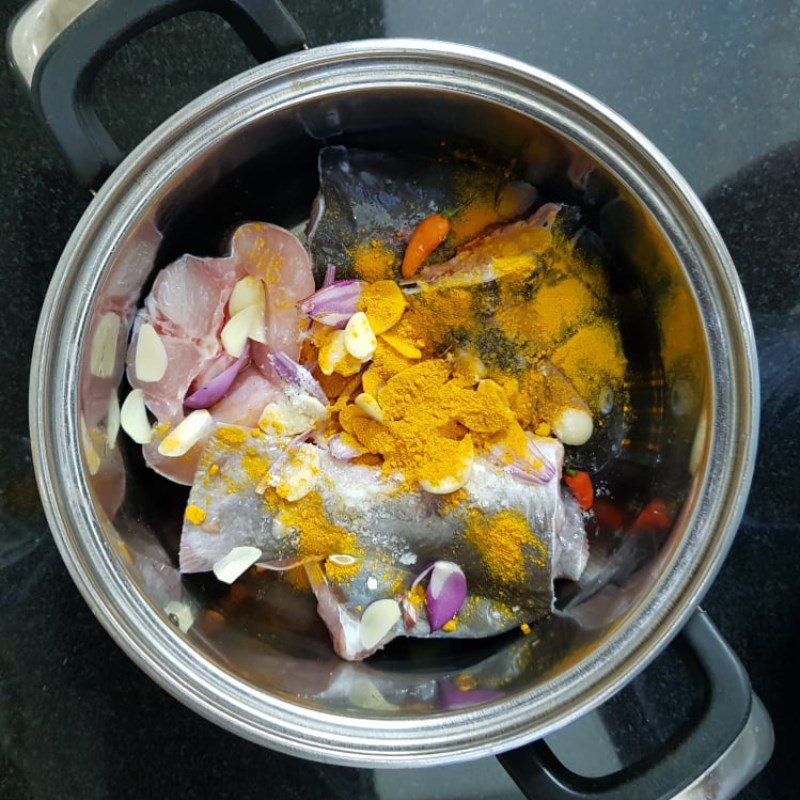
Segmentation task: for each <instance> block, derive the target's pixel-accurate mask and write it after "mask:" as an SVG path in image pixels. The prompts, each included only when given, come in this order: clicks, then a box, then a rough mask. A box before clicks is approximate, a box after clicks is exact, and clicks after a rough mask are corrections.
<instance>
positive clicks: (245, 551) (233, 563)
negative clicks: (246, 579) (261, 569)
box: [214, 547, 262, 583]
mask: <svg viewBox="0 0 800 800" xmlns="http://www.w3.org/2000/svg"><path fill="white" fill-rule="evenodd" d="M261 555H262V554H261V551H260V550H259V549H258V548H257V547H234V548H233V550H231V551H230V553H228V554H227V555H226V556H223V557H222V558H221V559H220V560H219V561H217V563H216V564H214V575H215V576H216V578H217V580H220V581H222V582H223V583H233V582H234V581H235V580H236V579H237V578H239V577H241V576H242V575H244V573H245V572H247V570H248V569H250V567H252V566H253V564H255V563H256V561H258V559H259V558H261Z"/></svg>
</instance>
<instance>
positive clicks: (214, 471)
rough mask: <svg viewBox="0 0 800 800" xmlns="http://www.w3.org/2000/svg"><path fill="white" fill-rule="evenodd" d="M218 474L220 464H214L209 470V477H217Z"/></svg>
mask: <svg viewBox="0 0 800 800" xmlns="http://www.w3.org/2000/svg"><path fill="white" fill-rule="evenodd" d="M218 472H219V464H212V465H211V466H210V467H209V468H208V474H209V475H216V474H217V473H218Z"/></svg>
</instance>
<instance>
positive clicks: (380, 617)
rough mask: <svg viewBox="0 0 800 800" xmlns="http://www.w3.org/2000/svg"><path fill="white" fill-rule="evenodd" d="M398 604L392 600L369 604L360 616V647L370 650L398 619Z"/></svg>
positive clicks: (386, 599)
mask: <svg viewBox="0 0 800 800" xmlns="http://www.w3.org/2000/svg"><path fill="white" fill-rule="evenodd" d="M400 616H401V611H400V604H399V603H398V602H397V600H394V599H392V598H388V597H387V598H384V599H383V600H376V601H375V602H374V603H370V605H368V606H367V607H366V609H364V613H363V614H362V615H361V625H360V633H361V646H362V647H363V648H364V649H365V650H372V648H373V647H375V646H376V645H377V644H379V643H380V641H381V640H382V639H383V638H384V637H385V636H386V634H388V633H389V631H390V630H391V629H392V628H393V627H394V626H395V624H396V623H397V621H398V620H399V619H400Z"/></svg>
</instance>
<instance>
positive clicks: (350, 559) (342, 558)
mask: <svg viewBox="0 0 800 800" xmlns="http://www.w3.org/2000/svg"><path fill="white" fill-rule="evenodd" d="M328 561H332V562H333V563H334V564H338V565H339V566H340V567H349V566H350V565H351V564H355V563H356V561H358V559H357V558H356V557H355V556H349V555H347V554H346V553H334V554H333V555H330V556H328Z"/></svg>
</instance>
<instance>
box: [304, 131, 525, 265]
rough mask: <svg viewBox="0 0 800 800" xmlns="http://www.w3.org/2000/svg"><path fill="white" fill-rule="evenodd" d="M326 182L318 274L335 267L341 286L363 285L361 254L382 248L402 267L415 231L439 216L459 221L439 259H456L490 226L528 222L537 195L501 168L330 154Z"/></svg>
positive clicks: (314, 235) (319, 214) (316, 246)
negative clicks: (359, 280)
mask: <svg viewBox="0 0 800 800" xmlns="http://www.w3.org/2000/svg"><path fill="white" fill-rule="evenodd" d="M319 176H320V191H319V194H318V195H317V199H316V200H315V203H314V208H313V210H312V214H311V220H310V222H309V228H308V242H309V247H310V249H311V255H312V258H313V260H314V269H315V271H316V272H317V273H318V274H320V275H321V274H322V273H323V272H324V271H325V268H326V266H327V265H328V264H335V265H336V267H337V273H336V274H337V277H338V278H345V277H358V276H357V275H356V274H355V272H354V260H355V258H356V253H357V251H358V249H359V247H370V246H374V245H375V244H379V245H381V246H382V247H383V248H385V249H386V250H387V251H388V252H389V253H391V254H392V255H393V257H394V262H395V266H398V265H399V264H400V261H402V257H403V252H404V250H405V246H406V243H407V241H408V238H409V237H410V235H411V233H412V232H413V230H414V228H415V227H416V226H417V225H418V224H419V222H420V221H421V220H422V219H424V218H425V217H427V216H428V215H429V214H432V213H435V212H439V213H441V212H447V213H449V214H451V216H452V219H453V227H452V234H451V235H450V236H449V237H448V239H447V241H446V242H445V243H444V244H443V245H442V248H440V250H441V252H439V255H444V257H445V258H449V256H450V255H452V253H453V252H454V251H455V248H456V247H458V246H459V245H461V244H463V243H464V242H466V241H469V240H470V239H472V238H474V237H475V236H477V235H478V234H480V233H481V232H482V231H483V230H484V229H485V228H486V227H487V226H491V225H496V224H499V223H502V222H507V221H509V220H512V219H515V218H517V217H520V216H522V215H523V214H525V213H526V212H527V211H528V210H529V209H530V208H531V206H532V205H533V203H534V201H535V199H536V195H537V192H536V189H535V188H534V187H533V186H531V185H530V184H528V183H525V182H523V181H517V180H513V179H510V178H509V177H508V174H507V173H505V172H503V171H502V170H500V169H497V168H496V167H488V166H487V165H485V164H484V163H482V162H480V161H478V160H474V159H467V158H454V157H451V156H444V155H442V156H441V157H440V158H431V157H425V156H418V155H413V154H405V153H399V154H398V153H386V152H380V151H371V150H359V149H355V148H345V147H325V148H323V149H322V150H320V154H319Z"/></svg>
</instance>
